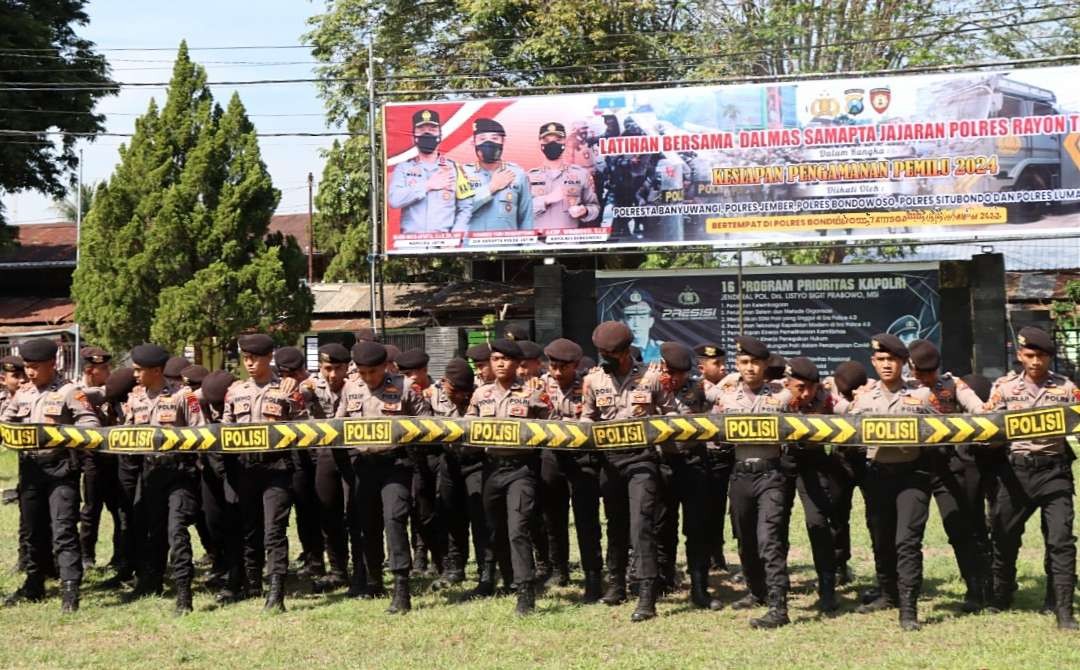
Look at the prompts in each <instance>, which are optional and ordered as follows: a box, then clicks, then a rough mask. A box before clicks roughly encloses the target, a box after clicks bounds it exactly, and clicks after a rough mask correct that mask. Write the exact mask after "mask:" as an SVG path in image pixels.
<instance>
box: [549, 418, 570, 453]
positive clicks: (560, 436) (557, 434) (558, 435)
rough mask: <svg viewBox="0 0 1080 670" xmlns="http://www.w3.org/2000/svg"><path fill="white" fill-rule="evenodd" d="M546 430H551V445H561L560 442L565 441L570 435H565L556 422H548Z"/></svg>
mask: <svg viewBox="0 0 1080 670" xmlns="http://www.w3.org/2000/svg"><path fill="white" fill-rule="evenodd" d="M548 430H549V431H550V432H551V436H552V440H551V446H553V447H559V446H562V443H563V442H566V440H567V438H569V437H570V436H569V435H567V434H566V433H564V432H563V429H562V428H559V424H557V423H552V424H549V425H548Z"/></svg>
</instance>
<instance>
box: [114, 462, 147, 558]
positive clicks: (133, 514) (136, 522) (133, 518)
mask: <svg viewBox="0 0 1080 670" xmlns="http://www.w3.org/2000/svg"><path fill="white" fill-rule="evenodd" d="M117 458H118V460H119V464H118V467H117V472H116V477H117V482H118V485H119V489H118V493H119V495H118V498H117V500H118V502H119V507H120V528H121V531H120V532H121V535H122V539H121V541H122V542H123V545H124V552H123V556H124V558H125V564H124V565H122V566H120V565H118V566H116V570H117V572H118V573H120V574H121V575H124V576H127V575H129V574H131V573H133V572H134V571H135V568H136V567H137V566H138V565H139V563H140V560H141V558H142V556H143V552H145V551H146V547H147V544H146V515H145V514H144V512H143V504H142V500H141V499H140V498H139V493H140V491H139V489H140V488H141V487H140V485H139V480H141V479H142V461H143V457H142V456H128V455H121V456H118V457H117Z"/></svg>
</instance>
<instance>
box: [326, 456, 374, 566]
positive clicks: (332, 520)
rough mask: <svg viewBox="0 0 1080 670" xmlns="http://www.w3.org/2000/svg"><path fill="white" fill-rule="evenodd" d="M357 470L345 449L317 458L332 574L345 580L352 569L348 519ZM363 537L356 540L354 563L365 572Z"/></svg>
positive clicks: (327, 549) (328, 556)
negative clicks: (354, 475) (350, 565)
mask: <svg viewBox="0 0 1080 670" xmlns="http://www.w3.org/2000/svg"><path fill="white" fill-rule="evenodd" d="M352 480H353V470H352V464H351V463H350V462H349V455H348V453H346V452H345V451H344V450H342V449H319V450H318V452H317V453H316V456H315V497H316V499H317V502H318V504H319V524H320V526H321V528H322V532H323V536H324V539H325V546H326V556H327V558H328V559H329V562H330V572H331V573H333V574H335V575H337V576H339V577H345V576H346V575H347V574H348V567H349V544H348V543H349V540H350V536H349V533H348V528H349V527H350V526H349V525H348V524H347V523H346V517H347V516H348V517H351V515H352V512H351V510H350V506H349V504H348V498H349V489H350V488H351V487H352ZM362 537H363V536H362V535H357V536H356V537H355V538H354V539H355V541H356V544H355V545H354V549H355V551H354V553H353V560H354V561H358V564H357V565H358V566H359V567H360V570H361V572H363V571H364V565H365V561H364V556H363V545H362V544H361V540H362Z"/></svg>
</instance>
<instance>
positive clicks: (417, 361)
mask: <svg viewBox="0 0 1080 670" xmlns="http://www.w3.org/2000/svg"><path fill="white" fill-rule="evenodd" d="M430 360H431V357H430V356H428V355H427V352H426V351H424V350H423V349H421V348H420V347H416V348H414V349H409V350H407V351H403V352H401V353H400V354H398V356H397V358H396V359H394V362H395V363H397V366H398V370H401V371H402V372H405V371H407V370H419V369H420V368H426V367H427V364H428V361H430Z"/></svg>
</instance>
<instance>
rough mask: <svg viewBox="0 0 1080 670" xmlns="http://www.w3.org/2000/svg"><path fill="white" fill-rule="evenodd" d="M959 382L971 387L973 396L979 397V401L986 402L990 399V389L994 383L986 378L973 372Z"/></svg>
mask: <svg viewBox="0 0 1080 670" xmlns="http://www.w3.org/2000/svg"><path fill="white" fill-rule="evenodd" d="M960 380H961V381H962V382H964V383H965V384H967V385H968V386H970V387H971V390H972V391H974V392H975V395H977V396H979V400H982V401H983V402H986V401H987V400H989V399H990V389H991V388H993V386H994V383H993V382H991V381H990V380H989V379H987V378H986V377H983V376H982V375H977V374H975V373H974V372H973V373H971V374H970V375H964V376H963V377H961V378H960Z"/></svg>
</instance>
